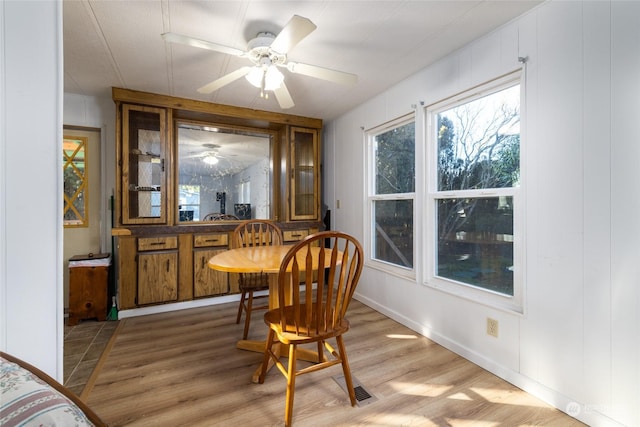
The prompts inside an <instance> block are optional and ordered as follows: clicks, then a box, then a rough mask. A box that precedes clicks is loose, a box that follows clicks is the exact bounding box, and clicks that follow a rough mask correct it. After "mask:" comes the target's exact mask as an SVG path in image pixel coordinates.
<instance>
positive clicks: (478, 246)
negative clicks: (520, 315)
mask: <svg viewBox="0 0 640 427" xmlns="http://www.w3.org/2000/svg"><path fill="white" fill-rule="evenodd" d="M437 217H438V255H437V256H438V260H437V271H436V275H438V276H440V277H445V278H448V279H451V280H455V281H458V282H462V283H466V284H469V285H473V286H477V287H480V288H483V289H488V290H491V291H495V292H499V293H502V294H506V295H513V197H506V196H505V197H488V198H467V199H441V200H437Z"/></svg>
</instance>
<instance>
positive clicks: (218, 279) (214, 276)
mask: <svg viewBox="0 0 640 427" xmlns="http://www.w3.org/2000/svg"><path fill="white" fill-rule="evenodd" d="M228 242H229V239H228V235H227V234H225V233H212V234H196V235H195V236H194V237H193V246H194V248H193V297H194V298H202V297H210V296H215V295H222V294H226V293H228V292H229V274H228V273H224V272H221V271H216V270H213V269H212V268H209V266H208V265H207V263H208V262H209V259H210V258H211V257H212V256H214V255H216V254H218V253H220V252H222V251H225V250H227V247H228Z"/></svg>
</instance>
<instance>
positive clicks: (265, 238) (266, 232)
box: [231, 219, 284, 340]
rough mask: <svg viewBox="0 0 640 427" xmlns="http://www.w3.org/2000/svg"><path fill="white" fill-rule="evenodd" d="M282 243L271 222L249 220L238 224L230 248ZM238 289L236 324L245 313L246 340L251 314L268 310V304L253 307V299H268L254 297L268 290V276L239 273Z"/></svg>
mask: <svg viewBox="0 0 640 427" xmlns="http://www.w3.org/2000/svg"><path fill="white" fill-rule="evenodd" d="M283 242H284V239H283V237H282V230H280V228H279V227H278V226H277V225H276V224H275V223H273V222H271V221H268V220H263V219H251V220H247V221H244V222H242V223H241V224H239V225H238V226H237V227H236V229H235V230H234V232H233V239H232V242H231V246H232V247H234V248H242V247H247V246H267V245H281V244H282V243H283ZM238 287H239V288H240V293H241V297H240V305H239V306H238V317H237V318H236V323H240V319H241V318H242V312H243V311H244V312H245V313H246V317H245V320H244V333H243V335H242V339H245V340H246V339H247V335H248V334H249V325H250V323H251V312H252V311H254V310H263V309H265V308H268V307H269V306H268V304H265V305H260V306H258V307H254V306H253V300H254V299H262V298H268V296H269V294H268V293H267V294H265V295H254V292H258V291H263V290H269V275H268V274H266V273H240V278H239V281H238Z"/></svg>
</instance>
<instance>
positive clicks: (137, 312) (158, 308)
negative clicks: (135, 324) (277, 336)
mask: <svg viewBox="0 0 640 427" xmlns="http://www.w3.org/2000/svg"><path fill="white" fill-rule="evenodd" d="M235 301H240V294H234V295H224V296H220V297H212V298H203V299H197V300H192V301H182V302H174V303H169V304H160V305H153V306H149V307H140V308H132V309H128V310H121V311H119V312H118V320H121V319H126V318H129V317H137V316H146V315H147V314H158V313H168V312H170V311H177V310H186V309H187V308H197V307H207V306H210V305H218V304H226V303H228V302H235Z"/></svg>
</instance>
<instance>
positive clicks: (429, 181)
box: [424, 70, 526, 314]
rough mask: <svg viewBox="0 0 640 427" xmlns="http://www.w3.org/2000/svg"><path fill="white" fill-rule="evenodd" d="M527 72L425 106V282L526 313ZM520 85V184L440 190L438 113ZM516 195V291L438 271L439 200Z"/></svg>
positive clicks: (514, 231)
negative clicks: (502, 290) (497, 289)
mask: <svg viewBox="0 0 640 427" xmlns="http://www.w3.org/2000/svg"><path fill="white" fill-rule="evenodd" d="M524 77H525V73H524V72H523V70H517V71H515V72H513V73H509V74H507V75H504V76H502V77H499V78H497V79H494V80H492V81H490V82H487V83H484V84H481V85H478V86H476V87H474V88H471V89H469V90H467V91H465V92H462V93H460V94H458V95H456V96H454V97H451V98H448V99H445V100H443V101H440V102H437V103H434V104H431V105H428V106H426V107H425V108H424V117H425V128H426V132H425V139H426V146H427V150H426V159H425V165H426V167H425V169H426V170H427V173H426V174H425V179H426V183H425V185H426V187H425V188H426V189H427V192H426V193H427V195H426V197H425V200H424V203H425V206H424V211H425V213H426V218H427V224H426V227H425V232H424V233H425V236H424V237H425V240H424V241H425V255H424V260H425V267H426V268H425V273H424V274H425V278H424V285H426V286H430V287H432V288H435V289H439V290H442V291H444V292H447V293H451V294H453V295H456V296H459V297H462V298H465V299H469V300H472V301H474V302H479V303H481V304H484V305H488V306H491V307H494V308H497V309H501V310H506V311H509V312H513V313H518V314H523V313H524V306H525V304H524V297H525V280H524V278H525V273H524V271H525V265H524V260H525V254H524V247H525V246H524V216H525V207H524V204H525V197H524V185H525V183H526V174H525V164H526V162H525V156H524V154H525V149H524V148H525V144H526V138H525V125H524V121H525V120H524V116H525V115H524V110H525V109H524V105H525V91H524V88H525V81H524ZM518 84H519V85H520V183H519V186H516V187H509V188H496V189H481V190H458V191H438V190H437V184H438V179H437V174H438V169H437V164H436V162H437V158H438V156H437V152H438V151H437V150H438V147H437V142H438V141H437V130H436V129H435V126H436V120H437V114H438V113H440V112H442V111H446V110H448V109H451V108H453V107H454V106H456V105H460V104H464V103H467V102H471V101H473V100H474V99H478V98H482V97H484V96H487V95H490V94H491V93H495V92H499V91H501V90H503V89H507V88H509V87H512V86H515V85H518ZM498 196H511V197H513V205H514V211H513V258H514V259H513V262H514V277H513V295H505V294H502V293H499V292H494V291H491V290H487V289H483V288H480V287H475V286H472V285H469V284H465V283H462V282H457V281H455V280H452V279H448V278H444V277H440V276H437V275H436V267H437V253H438V252H437V251H438V248H437V240H438V239H437V226H438V224H437V221H436V218H437V212H436V209H437V208H436V206H437V200H440V199H444V198H465V197H498Z"/></svg>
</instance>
